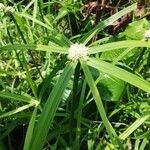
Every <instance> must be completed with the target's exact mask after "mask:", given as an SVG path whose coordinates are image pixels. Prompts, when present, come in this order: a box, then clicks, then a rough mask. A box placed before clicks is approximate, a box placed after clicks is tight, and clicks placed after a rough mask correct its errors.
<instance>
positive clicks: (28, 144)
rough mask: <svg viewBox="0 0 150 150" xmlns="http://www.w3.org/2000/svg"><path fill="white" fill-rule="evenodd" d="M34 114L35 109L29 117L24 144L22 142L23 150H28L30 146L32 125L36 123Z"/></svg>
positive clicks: (35, 112)
mask: <svg viewBox="0 0 150 150" xmlns="http://www.w3.org/2000/svg"><path fill="white" fill-rule="evenodd" d="M36 114H37V107H35V109H34V111H33V113H32V116H31V120H30V122H29V126H28V129H27V132H26V137H25V142H24V147H23V150H29V147H30V144H31V139H32V136H33V129H34V125H35V121H36Z"/></svg>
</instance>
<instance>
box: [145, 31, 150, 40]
mask: <svg viewBox="0 0 150 150" xmlns="http://www.w3.org/2000/svg"><path fill="white" fill-rule="evenodd" d="M144 37H145V39H149V38H150V29H149V30H146V31H145V33H144Z"/></svg>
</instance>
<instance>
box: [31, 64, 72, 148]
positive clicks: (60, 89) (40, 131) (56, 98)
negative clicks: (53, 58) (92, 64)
mask: <svg viewBox="0 0 150 150" xmlns="http://www.w3.org/2000/svg"><path fill="white" fill-rule="evenodd" d="M74 68H75V64H72V63H71V64H68V65H67V66H66V68H65V69H64V71H63V73H62V75H61V76H60V78H59V80H58V82H57V83H56V85H55V86H54V88H53V90H52V92H51V93H50V95H49V97H48V99H47V102H46V103H45V105H44V108H43V111H42V114H41V116H40V118H39V120H38V122H37V125H36V127H35V130H34V134H33V137H32V141H31V147H30V149H31V150H33V149H42V146H43V145H44V143H45V140H46V136H47V133H48V131H49V128H50V126H51V124H52V121H53V118H54V116H55V113H56V110H57V108H58V106H59V103H60V101H61V97H62V94H63V93H64V91H65V89H66V87H67V84H68V82H69V80H70V77H71V76H72V74H73V72H74Z"/></svg>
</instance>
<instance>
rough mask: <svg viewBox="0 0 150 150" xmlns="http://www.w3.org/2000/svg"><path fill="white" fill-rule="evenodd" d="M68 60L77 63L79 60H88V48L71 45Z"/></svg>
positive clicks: (81, 45) (80, 45)
mask: <svg viewBox="0 0 150 150" xmlns="http://www.w3.org/2000/svg"><path fill="white" fill-rule="evenodd" d="M68 59H70V60H71V61H78V60H79V59H83V60H85V61H86V60H87V59H88V48H87V47H86V46H84V45H83V44H78V43H76V44H73V45H71V47H70V48H69V53H68Z"/></svg>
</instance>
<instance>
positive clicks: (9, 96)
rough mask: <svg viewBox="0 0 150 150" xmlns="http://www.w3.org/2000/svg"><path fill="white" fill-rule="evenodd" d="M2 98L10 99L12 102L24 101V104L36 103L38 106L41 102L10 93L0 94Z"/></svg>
mask: <svg viewBox="0 0 150 150" xmlns="http://www.w3.org/2000/svg"><path fill="white" fill-rule="evenodd" d="M0 97H2V98H6V99H9V100H11V101H22V102H27V103H36V104H38V103H39V102H38V101H37V100H35V99H34V98H33V97H31V96H28V97H27V96H23V95H18V94H14V93H9V92H0Z"/></svg>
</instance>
